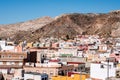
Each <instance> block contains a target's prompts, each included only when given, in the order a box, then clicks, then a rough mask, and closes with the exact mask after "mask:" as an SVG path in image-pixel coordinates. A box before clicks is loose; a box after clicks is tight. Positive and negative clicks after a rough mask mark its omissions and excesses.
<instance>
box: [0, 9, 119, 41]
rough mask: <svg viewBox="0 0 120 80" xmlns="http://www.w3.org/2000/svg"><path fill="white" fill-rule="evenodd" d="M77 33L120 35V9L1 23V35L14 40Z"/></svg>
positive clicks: (31, 39) (28, 39) (64, 35)
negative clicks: (6, 23) (100, 12)
mask: <svg viewBox="0 0 120 80" xmlns="http://www.w3.org/2000/svg"><path fill="white" fill-rule="evenodd" d="M77 34H90V35H92V34H98V35H99V36H102V37H120V11H119V10H118V11H112V12H110V13H106V14H103V13H102V14H94V13H88V14H80V13H73V14H64V15H61V16H58V17H55V18H50V17H43V18H38V19H35V20H30V21H27V22H22V23H16V24H9V25H0V37H1V38H8V37H10V38H11V39H12V40H14V41H23V40H27V41H36V40H38V39H39V38H44V37H50V36H53V37H57V38H65V37H66V36H69V37H70V38H72V37H74V36H75V35H77Z"/></svg>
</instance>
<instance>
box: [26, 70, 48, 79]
mask: <svg viewBox="0 0 120 80" xmlns="http://www.w3.org/2000/svg"><path fill="white" fill-rule="evenodd" d="M28 79H31V80H48V75H47V74H40V73H34V72H26V73H25V74H24V80H28Z"/></svg>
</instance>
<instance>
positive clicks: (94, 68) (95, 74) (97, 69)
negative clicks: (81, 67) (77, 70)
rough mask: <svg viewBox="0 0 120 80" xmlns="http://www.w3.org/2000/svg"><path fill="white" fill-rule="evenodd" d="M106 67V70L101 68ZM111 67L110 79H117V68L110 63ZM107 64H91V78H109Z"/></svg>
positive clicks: (103, 79)
mask: <svg viewBox="0 0 120 80" xmlns="http://www.w3.org/2000/svg"><path fill="white" fill-rule="evenodd" d="M101 65H103V66H104V68H102V67H101ZM110 65H111V67H109V77H115V73H116V68H114V67H113V64H112V63H110ZM107 72H108V70H107V63H103V64H100V63H91V66H90V77H91V78H96V79H102V80H105V79H106V78H107V74H108V73H107Z"/></svg>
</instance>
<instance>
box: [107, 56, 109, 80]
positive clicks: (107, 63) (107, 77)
mask: <svg viewBox="0 0 120 80" xmlns="http://www.w3.org/2000/svg"><path fill="white" fill-rule="evenodd" d="M107 80H109V58H107Z"/></svg>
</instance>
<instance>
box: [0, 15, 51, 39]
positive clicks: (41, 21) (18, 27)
mask: <svg viewBox="0 0 120 80" xmlns="http://www.w3.org/2000/svg"><path fill="white" fill-rule="evenodd" d="M52 21H53V19H52V18H50V17H42V18H38V19H35V20H30V21H26V22H21V23H16V24H8V25H0V37H13V36H15V35H16V33H21V32H26V31H29V32H33V31H35V30H37V29H39V28H41V27H42V26H44V25H46V24H48V23H50V22H52Z"/></svg>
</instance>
